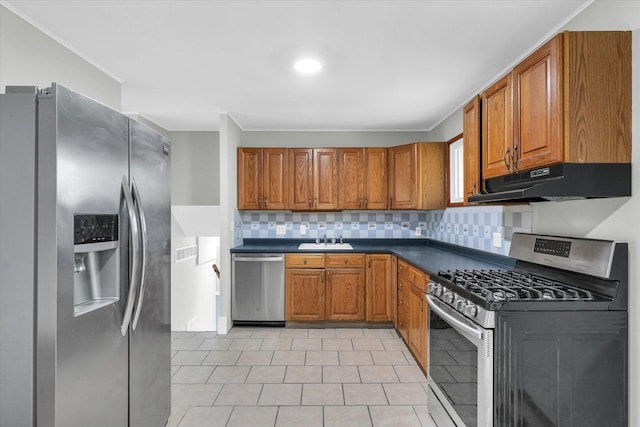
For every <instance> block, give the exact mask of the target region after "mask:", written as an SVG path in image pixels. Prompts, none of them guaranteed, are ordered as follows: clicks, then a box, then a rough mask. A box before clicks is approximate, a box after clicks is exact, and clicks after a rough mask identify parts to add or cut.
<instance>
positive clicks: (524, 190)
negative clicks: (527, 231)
mask: <svg viewBox="0 0 640 427" xmlns="http://www.w3.org/2000/svg"><path fill="white" fill-rule="evenodd" d="M484 187H485V192H484V193H480V194H476V195H473V196H469V201H470V202H479V203H491V202H518V201H522V202H534V201H543V200H553V201H563V200H578V199H592V198H604V197H626V196H631V164H630V163H559V164H556V165H552V166H547V167H544V168H539V169H533V170H529V171H524V172H517V173H513V174H510V175H505V176H500V177H496V178H489V179H486V180H485V181H484Z"/></svg>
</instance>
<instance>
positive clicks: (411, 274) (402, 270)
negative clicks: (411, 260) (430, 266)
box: [398, 260, 429, 292]
mask: <svg viewBox="0 0 640 427" xmlns="http://www.w3.org/2000/svg"><path fill="white" fill-rule="evenodd" d="M398 280H399V281H400V280H404V281H406V282H407V283H406V284H412V285H415V286H416V287H417V288H418V289H420V290H421V291H422V292H426V291H427V283H429V275H428V274H427V273H425V272H423V271H421V270H420V269H418V268H416V267H414V266H412V265H409V264H408V263H406V262H404V261H400V260H398ZM399 286H400V282H398V287H399Z"/></svg>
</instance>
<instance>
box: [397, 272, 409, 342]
mask: <svg viewBox="0 0 640 427" xmlns="http://www.w3.org/2000/svg"><path fill="white" fill-rule="evenodd" d="M409 286H410V285H408V284H407V282H406V281H405V280H404V279H403V278H402V277H400V276H398V306H397V312H398V314H397V316H398V327H397V328H398V332H399V333H400V335H401V336H402V338H404V340H405V342H407V343H408V342H409V323H410V322H409Z"/></svg>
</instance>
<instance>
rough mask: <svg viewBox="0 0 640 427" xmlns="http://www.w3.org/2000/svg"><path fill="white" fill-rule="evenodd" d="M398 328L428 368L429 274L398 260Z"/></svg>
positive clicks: (423, 365)
mask: <svg viewBox="0 0 640 427" xmlns="http://www.w3.org/2000/svg"><path fill="white" fill-rule="evenodd" d="M397 280H398V287H397V301H398V306H397V316H398V320H397V327H396V329H397V330H398V332H399V333H400V335H401V336H402V338H404V340H405V342H406V343H407V346H408V347H409V350H410V351H411V353H412V354H413V356H414V357H415V358H416V360H417V362H418V364H419V365H420V366H421V367H422V369H424V370H426V369H427V332H428V327H429V325H428V319H427V315H428V310H427V300H426V292H425V290H426V285H427V283H429V275H427V274H426V273H424V272H422V271H420V270H418V269H417V268H416V267H414V266H412V265H409V264H408V263H406V262H405V261H402V260H398V276H397Z"/></svg>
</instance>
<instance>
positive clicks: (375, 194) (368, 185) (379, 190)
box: [364, 148, 389, 209]
mask: <svg viewBox="0 0 640 427" xmlns="http://www.w3.org/2000/svg"><path fill="white" fill-rule="evenodd" d="M387 183H388V180H387V149H386V148H366V149H365V151H364V208H365V209H387V207H388V206H389V204H388V197H389V195H388V192H387Z"/></svg>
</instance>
